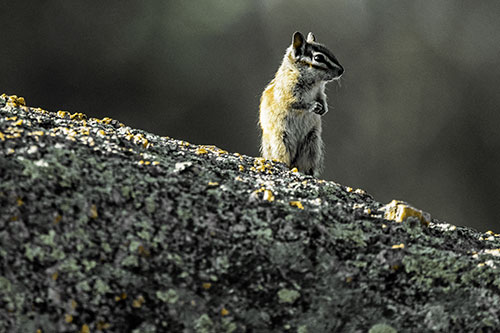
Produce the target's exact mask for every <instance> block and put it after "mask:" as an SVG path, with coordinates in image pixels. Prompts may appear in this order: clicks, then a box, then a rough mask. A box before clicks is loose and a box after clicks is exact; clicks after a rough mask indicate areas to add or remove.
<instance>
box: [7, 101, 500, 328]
mask: <svg viewBox="0 0 500 333" xmlns="http://www.w3.org/2000/svg"><path fill="white" fill-rule="evenodd" d="M24 104H25V102H24V99H22V98H17V97H15V96H10V97H9V96H5V95H3V96H2V97H1V98H0V261H1V266H0V332H200V333H201V332H299V333H306V332H309V333H314V332H367V331H370V332H372V333H373V332H386V333H387V332H395V331H399V332H405V331H415V332H417V331H418V332H434V331H436V332H451V331H467V332H480V331H483V332H489V331H500V329H499V327H500V315H499V313H500V293H499V288H500V274H499V272H500V268H499V267H500V250H499V249H498V248H500V238H499V237H498V236H499V235H497V234H494V233H492V232H488V233H485V234H481V233H478V232H476V231H474V230H471V229H468V228H462V227H455V226H453V225H449V224H445V223H442V222H440V221H436V220H433V221H431V222H430V223H429V222H428V221H426V220H423V219H422V218H421V215H418V214H405V215H404V216H403V217H404V218H401V219H400V220H402V222H397V220H398V219H395V220H387V219H384V211H382V210H381V208H382V205H381V204H380V203H378V202H376V201H375V200H374V199H373V198H372V197H371V196H369V195H368V194H366V193H365V192H364V191H362V190H352V189H351V188H348V187H344V186H341V185H339V184H336V183H334V182H331V181H323V180H318V179H315V178H312V177H309V176H304V175H302V174H300V173H297V172H293V171H289V170H287V169H286V167H285V166H284V165H282V164H280V163H276V162H271V161H265V160H263V159H259V158H251V157H247V156H242V155H239V154H232V153H228V152H226V151H224V150H221V149H219V148H216V147H213V146H198V145H193V144H189V143H187V142H183V141H179V140H174V139H170V138H166V137H159V136H156V135H153V134H150V133H146V132H144V131H140V130H136V129H132V128H130V127H127V126H124V125H123V124H121V123H119V122H118V121H115V120H112V119H109V118H104V119H101V120H99V119H87V117H86V116H85V115H83V114H78V113H75V114H70V113H68V112H64V111H59V112H57V113H52V112H47V111H44V110H42V109H34V108H28V107H26V106H24ZM386 213H387V209H386ZM411 215H415V216H411ZM424 215H425V214H424ZM386 216H387V215H386Z"/></svg>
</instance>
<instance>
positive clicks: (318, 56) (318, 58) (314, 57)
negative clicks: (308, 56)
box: [313, 53, 326, 63]
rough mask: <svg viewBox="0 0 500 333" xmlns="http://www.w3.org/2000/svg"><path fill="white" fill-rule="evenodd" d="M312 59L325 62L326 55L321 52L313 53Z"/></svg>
mask: <svg viewBox="0 0 500 333" xmlns="http://www.w3.org/2000/svg"><path fill="white" fill-rule="evenodd" d="M313 59H314V61H317V62H322V63H326V57H325V56H324V55H323V54H321V53H319V54H315V55H314V56H313Z"/></svg>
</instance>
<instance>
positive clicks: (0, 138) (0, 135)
mask: <svg viewBox="0 0 500 333" xmlns="http://www.w3.org/2000/svg"><path fill="white" fill-rule="evenodd" d="M0 140H2V141H5V135H4V134H3V133H2V132H0Z"/></svg>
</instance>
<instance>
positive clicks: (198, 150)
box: [195, 147, 208, 155]
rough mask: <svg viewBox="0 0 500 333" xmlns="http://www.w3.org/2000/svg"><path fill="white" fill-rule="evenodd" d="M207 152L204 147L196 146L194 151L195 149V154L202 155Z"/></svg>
mask: <svg viewBox="0 0 500 333" xmlns="http://www.w3.org/2000/svg"><path fill="white" fill-rule="evenodd" d="M207 153H208V151H207V150H206V149H205V148H204V147H198V149H196V151H195V154H196V155H203V154H207Z"/></svg>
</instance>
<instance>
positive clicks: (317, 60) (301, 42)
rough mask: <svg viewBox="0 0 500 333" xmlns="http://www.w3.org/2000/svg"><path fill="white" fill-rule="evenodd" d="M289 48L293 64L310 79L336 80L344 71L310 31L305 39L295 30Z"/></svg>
mask: <svg viewBox="0 0 500 333" xmlns="http://www.w3.org/2000/svg"><path fill="white" fill-rule="evenodd" d="M289 50H290V58H291V59H292V61H293V62H294V64H295V66H297V67H298V68H299V71H300V72H301V73H302V75H303V76H306V77H308V78H310V79H311V80H320V81H331V80H337V79H339V78H340V77H341V76H342V73H344V68H343V67H342V66H341V65H340V63H339V62H338V60H337V58H335V56H334V55H333V53H332V52H331V51H330V50H328V49H327V48H326V47H325V46H324V45H322V44H320V43H317V42H316V38H315V37H314V35H313V34H312V33H311V32H310V33H309V34H308V35H307V39H306V38H304V35H302V34H301V33H300V32H298V31H297V32H295V33H294V34H293V37H292V45H291V46H290V48H289Z"/></svg>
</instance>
